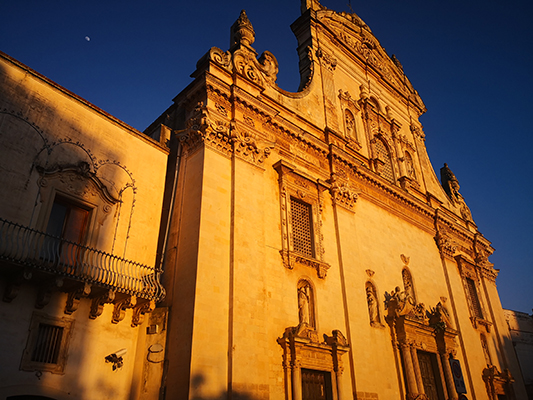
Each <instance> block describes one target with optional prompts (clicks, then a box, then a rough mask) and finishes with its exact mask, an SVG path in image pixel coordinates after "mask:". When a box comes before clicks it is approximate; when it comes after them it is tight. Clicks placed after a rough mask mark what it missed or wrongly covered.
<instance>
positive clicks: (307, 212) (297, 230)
mask: <svg viewBox="0 0 533 400" xmlns="http://www.w3.org/2000/svg"><path fill="white" fill-rule="evenodd" d="M291 223H292V244H293V249H294V251H295V252H297V253H300V254H302V255H304V256H307V257H314V243H313V219H312V209H311V205H310V204H307V203H303V202H301V201H299V200H297V199H295V198H293V197H291Z"/></svg>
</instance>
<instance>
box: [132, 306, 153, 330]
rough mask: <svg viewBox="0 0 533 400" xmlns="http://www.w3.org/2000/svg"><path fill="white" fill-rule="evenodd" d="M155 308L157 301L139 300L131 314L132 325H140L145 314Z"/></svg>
mask: <svg viewBox="0 0 533 400" xmlns="http://www.w3.org/2000/svg"><path fill="white" fill-rule="evenodd" d="M154 310H155V301H153V300H150V301H145V302H139V303H137V305H136V306H135V307H134V308H133V315H132V316H131V327H132V328H135V327H136V326H139V325H141V324H142V323H143V321H144V316H145V314H146V313H151V312H152V311H154Z"/></svg>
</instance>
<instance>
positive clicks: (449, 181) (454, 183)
mask: <svg viewBox="0 0 533 400" xmlns="http://www.w3.org/2000/svg"><path fill="white" fill-rule="evenodd" d="M440 180H441V184H442V187H443V188H444V191H445V192H446V194H447V195H448V196H449V197H450V199H451V200H452V202H453V203H454V204H456V205H457V206H458V207H459V209H460V210H461V216H462V217H463V218H464V219H466V220H467V221H470V222H474V220H473V219H472V213H471V212H470V209H469V208H468V206H467V205H466V202H465V200H464V198H463V196H462V195H461V193H459V189H460V186H459V181H458V180H457V178H456V177H455V175H454V173H453V172H452V170H451V169H450V168H449V167H448V164H446V163H444V167H442V168H441V169H440Z"/></svg>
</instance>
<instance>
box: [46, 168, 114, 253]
mask: <svg viewBox="0 0 533 400" xmlns="http://www.w3.org/2000/svg"><path fill="white" fill-rule="evenodd" d="M81 164H83V163H80V166H76V167H64V168H62V169H58V170H54V171H44V170H41V171H39V172H40V175H41V177H40V179H39V181H38V185H39V197H40V200H41V208H40V210H39V214H38V218H37V222H36V229H37V230H40V231H42V232H46V229H47V226H48V221H49V219H50V215H51V212H52V207H53V205H54V202H55V201H56V199H57V198H60V199H61V200H63V201H64V202H67V203H70V204H72V205H73V206H75V207H80V208H83V209H86V210H89V218H88V221H87V227H86V229H85V235H84V238H83V243H80V244H81V245H83V246H87V247H93V248H97V247H101V246H97V244H98V239H99V236H100V235H99V233H100V227H101V226H102V225H103V224H104V221H105V220H106V219H107V218H108V216H109V215H112V214H113V212H112V211H113V210H115V209H116V207H117V205H119V204H120V200H119V199H116V198H114V197H113V196H112V195H111V194H110V193H109V191H108V190H107V187H106V186H105V185H104V184H103V182H101V181H100V179H98V178H97V177H95V176H92V174H90V173H86V172H85V171H84V170H83V169H82V168H81ZM110 250H111V249H110Z"/></svg>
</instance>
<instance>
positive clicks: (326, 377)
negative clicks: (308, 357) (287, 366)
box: [302, 369, 333, 400]
mask: <svg viewBox="0 0 533 400" xmlns="http://www.w3.org/2000/svg"><path fill="white" fill-rule="evenodd" d="M331 399H333V393H332V390H331V374H330V373H329V372H325V371H315V370H312V369H302V400H331Z"/></svg>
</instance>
